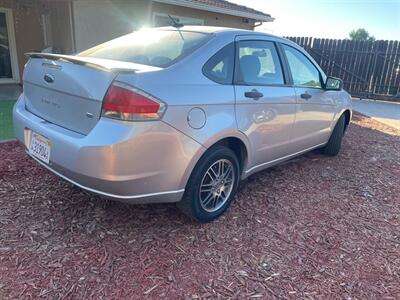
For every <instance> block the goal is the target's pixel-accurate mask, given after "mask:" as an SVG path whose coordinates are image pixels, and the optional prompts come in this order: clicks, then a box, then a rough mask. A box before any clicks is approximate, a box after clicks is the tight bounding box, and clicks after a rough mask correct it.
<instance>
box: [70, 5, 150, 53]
mask: <svg viewBox="0 0 400 300" xmlns="http://www.w3.org/2000/svg"><path fill="white" fill-rule="evenodd" d="M150 5H151V2H150V1H148V0H135V1H126V0H74V1H73V12H74V15H73V16H74V17H73V20H74V22H73V23H74V32H75V46H76V51H82V50H84V49H87V48H90V47H93V46H95V45H97V44H99V43H103V42H106V41H109V40H111V39H113V38H116V37H118V36H121V35H124V34H127V33H130V32H133V31H134V30H138V29H140V27H142V26H143V25H145V24H146V23H147V22H148V17H149V16H150Z"/></svg>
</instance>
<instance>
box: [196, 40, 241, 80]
mask: <svg viewBox="0 0 400 300" xmlns="http://www.w3.org/2000/svg"><path fill="white" fill-rule="evenodd" d="M234 59H235V44H234V43H231V44H228V45H226V46H225V47H224V48H222V49H221V50H219V51H218V52H217V53H216V54H214V55H213V56H212V57H211V58H210V59H209V60H208V61H207V62H206V64H205V65H204V67H203V74H204V75H205V76H206V77H208V78H209V79H211V80H212V81H215V82H217V83H220V84H232V81H233V66H234Z"/></svg>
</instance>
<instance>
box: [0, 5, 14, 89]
mask: <svg viewBox="0 0 400 300" xmlns="http://www.w3.org/2000/svg"><path fill="white" fill-rule="evenodd" d="M18 79H19V74H18V64H17V61H16V53H15V37H14V29H13V23H12V15H11V10H9V9H5V8H0V83H12V82H16V81H18Z"/></svg>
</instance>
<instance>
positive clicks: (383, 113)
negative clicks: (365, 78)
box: [353, 99, 400, 129]
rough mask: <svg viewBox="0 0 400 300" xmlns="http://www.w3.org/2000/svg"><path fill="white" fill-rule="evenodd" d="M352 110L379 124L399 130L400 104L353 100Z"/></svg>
mask: <svg viewBox="0 0 400 300" xmlns="http://www.w3.org/2000/svg"><path fill="white" fill-rule="evenodd" d="M353 109H354V110H355V111H358V112H360V113H362V114H363V115H366V116H368V117H371V118H372V119H374V120H377V121H379V122H381V123H384V124H386V125H389V126H391V127H394V128H397V129H400V103H397V102H388V101H375V100H364V99H362V100H359V99H353Z"/></svg>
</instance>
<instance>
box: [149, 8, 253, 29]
mask: <svg viewBox="0 0 400 300" xmlns="http://www.w3.org/2000/svg"><path fill="white" fill-rule="evenodd" d="M152 12H153V13H165V14H170V15H177V16H182V17H191V18H197V19H203V20H204V25H206V26H221V27H233V28H240V29H249V30H253V27H254V20H248V21H249V23H244V22H243V20H242V19H243V18H241V17H235V16H230V15H224V14H219V13H213V12H209V11H204V10H198V9H192V8H187V7H182V6H176V5H169V4H164V3H158V2H153V4H152Z"/></svg>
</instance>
